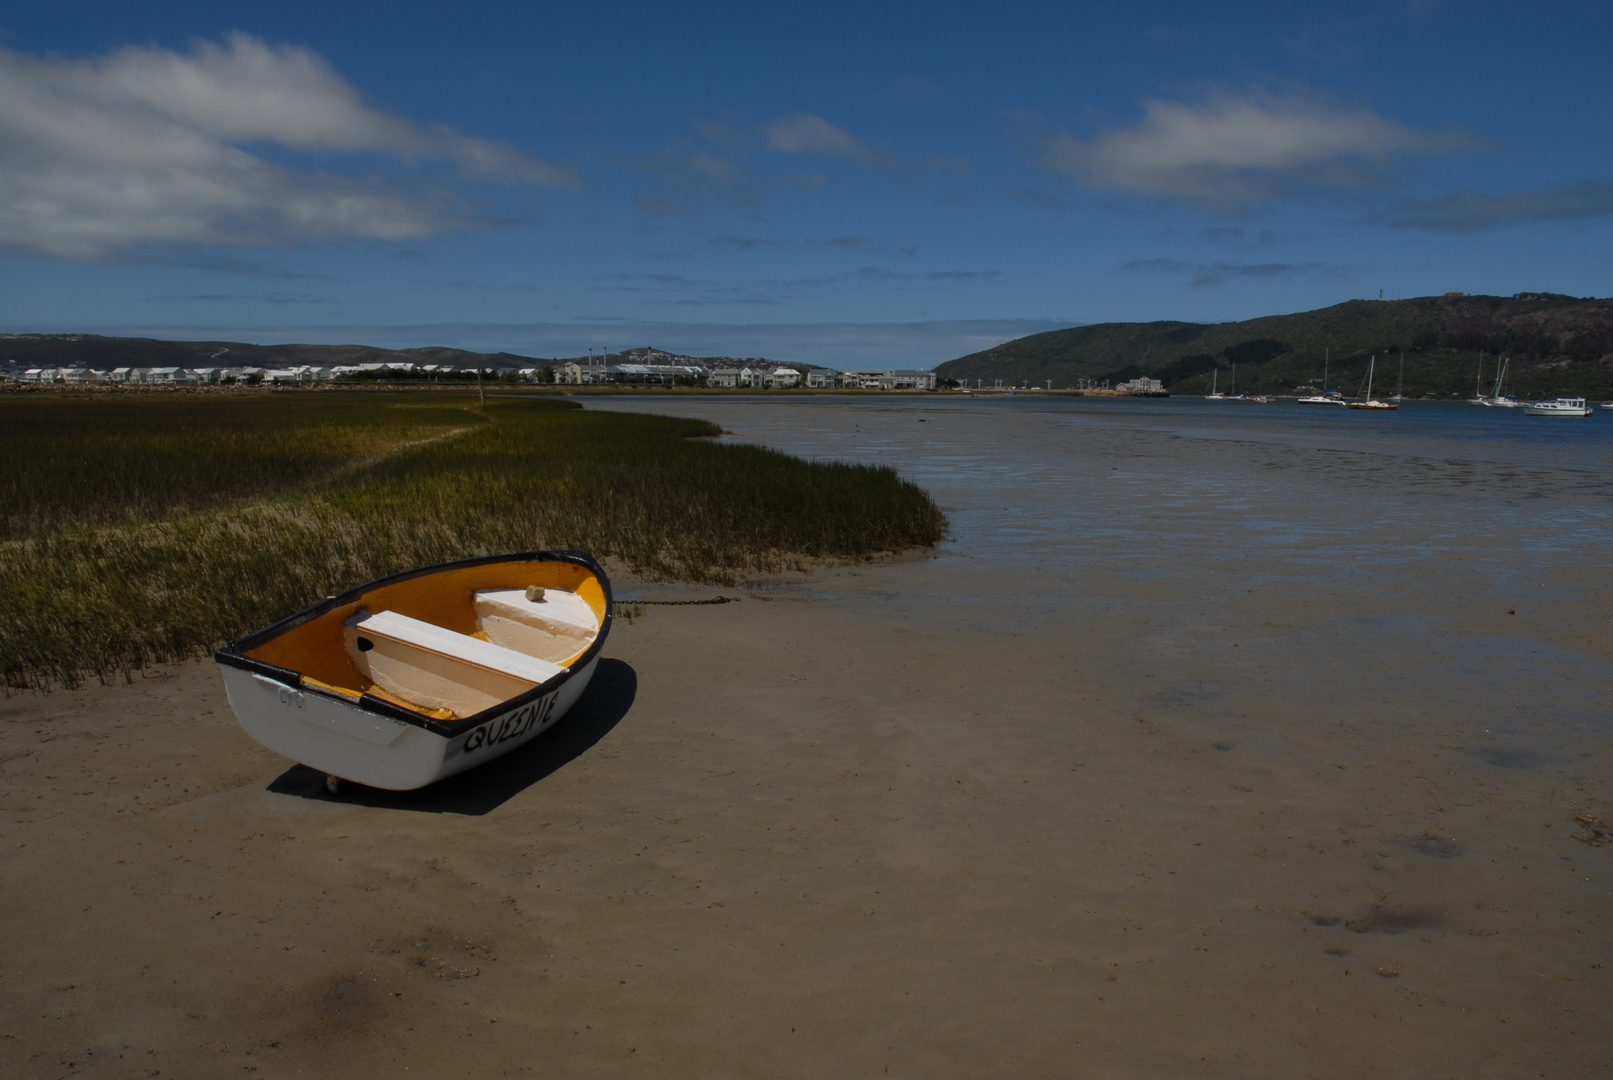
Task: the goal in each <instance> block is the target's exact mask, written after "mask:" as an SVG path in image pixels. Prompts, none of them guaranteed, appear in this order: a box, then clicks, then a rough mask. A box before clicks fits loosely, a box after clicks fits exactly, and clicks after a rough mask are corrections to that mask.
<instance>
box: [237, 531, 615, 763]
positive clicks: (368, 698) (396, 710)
mask: <svg viewBox="0 0 1613 1080" xmlns="http://www.w3.org/2000/svg"><path fill="white" fill-rule="evenodd" d="M506 562H566V563H571V564H573V565H575V566H581V567H583V568H584V569H586V570H588V571H589V572H590V573H592V574H593V575H594V576H595V577H596V578H598V579H599V585H600V588H601V589H602V590H603V591H604V593H605V618H604V619H603V620H601V621H600V624H599V632H598V633H596V634H595V635H594V640H593V643H592V644H590V645H589V646H588V648H587V650H586V651H584V652H583V654H582V655H581V656H579V657H578V658H577V659H576V661H575V662H573V663H572V665H571V666H570V667H568V668H566V669H565V670H564V671H562V672H560V674H558V675H556V676H554V677H553V678H552V679H550V680H549V681H547V682H545V683H542V684H541V685H539V686H535V687H533V688H532V689H531V690H528V691H527V692H526V693H524V694H518V695H517V696H515V697H512V698H509V699H507V700H505V701H501V702H499V703H498V704H497V705H494V706H492V707H491V708H487V709H483V710H482V711H481V712H479V713H476V714H475V715H474V716H467V717H464V718H463V719H460V720H434V719H432V718H431V717H429V716H424V715H422V714H420V713H417V712H415V711H414V710H412V709H406V708H404V707H403V706H401V705H394V704H392V702H390V701H383V700H382V699H381V698H378V697H376V696H374V695H373V694H364V695H362V696H360V697H359V699H358V701H357V703H356V707H357V708H360V709H363V710H364V711H365V712H370V713H377V714H379V715H381V716H385V717H388V718H390V719H393V720H402V721H403V722H404V723H406V724H413V725H414V726H416V727H423V728H425V729H426V730H428V731H430V732H432V733H433V734H436V735H441V736H444V737H445V738H450V739H452V738H454V737H455V736H458V735H463V734H465V733H466V732H469V731H472V730H474V729H475V728H477V727H479V726H480V725H482V724H485V723H486V722H487V721H489V720H492V719H494V718H495V717H498V716H501V715H503V714H504V713H506V712H508V711H510V710H512V709H518V708H520V707H521V706H523V705H526V704H527V703H529V702H533V701H536V700H538V699H539V698H541V697H544V696H546V695H547V694H549V693H551V692H553V691H555V690H557V689H559V688H560V687H561V686H563V685H564V684H565V682H566V680H567V679H570V678H571V677H572V676H573V675H575V674H576V673H577V672H578V671H580V670H582V669H583V668H585V667H587V666H588V665H589V664H590V663H592V662H593V661H594V659H595V658H596V657H598V656H599V652H600V650H601V649H603V648H604V646H605V637H606V635H608V634H609V633H610V624H611V619H612V614H613V611H614V603H615V601H614V600H613V599H612V597H611V588H610V578H609V577H607V576H606V575H605V568H604V567H603V566H600V565H599V560H597V559H595V558H594V557H593V556H592V555H590V554H588V552H586V551H574V550H570V549H565V550H558V551H518V552H514V553H512V554H509V555H484V556H482V557H480V558H476V559H460V560H458V561H456V562H445V563H437V564H435V565H433V566H422V567H418V568H416V569H414V570H405V571H403V572H402V573H398V574H391V575H389V576H387V577H382V578H376V579H375V580H374V581H366V582H365V583H364V584H362V585H358V586H355V587H353V588H351V589H348V590H347V591H346V592H344V593H340V594H338V595H336V596H329V597H326V598H325V599H324V600H321V601H320V602H319V603H317V604H314V605H312V606H310V607H306V608H303V609H302V610H301V611H299V612H297V613H296V614H295V615H289V616H287V617H286V618H284V619H281V620H280V621H279V622H277V623H274V624H272V625H270V626H266V627H264V628H263V629H262V630H257V631H254V632H253V633H250V634H248V635H246V636H245V637H243V638H238V639H236V640H235V641H232V642H230V643H229V644H228V645H226V646H224V647H223V648H222V649H219V650H218V651H217V652H216V653H214V654H213V659H214V660H215V661H217V662H218V663H220V664H224V665H226V666H228V667H233V668H240V669H241V670H243V671H250V672H253V673H254V674H257V675H262V676H263V677H265V678H268V679H273V680H274V681H275V682H278V683H284V684H286V685H287V686H290V687H294V688H296V689H298V690H302V691H304V692H308V693H319V692H320V691H319V690H318V688H317V687H311V686H307V685H305V684H304V683H303V681H302V673H301V672H297V671H292V670H290V669H289V668H283V667H279V666H278V665H275V664H268V663H265V662H263V661H262V660H255V659H253V658H252V657H250V656H247V655H246V654H245V650H247V649H251V648H256V647H257V646H258V645H260V644H262V643H263V642H265V641H269V640H270V639H272V638H276V637H279V636H280V635H281V634H284V633H285V632H287V631H288V630H294V629H296V628H297V627H299V626H301V625H302V624H303V623H305V622H309V621H310V620H313V619H317V618H319V617H320V616H321V615H324V614H326V613H327V612H329V611H331V610H332V609H333V608H339V607H342V606H343V605H345V604H350V603H352V602H353V601H354V600H357V599H359V598H360V597H362V596H363V595H364V594H365V593H367V592H369V591H371V590H372V589H377V588H380V587H381V586H383V585H392V584H395V583H397V582H399V581H408V580H409V579H410V578H417V577H425V576H426V575H428V574H438V573H442V572H443V571H444V570H458V569H461V568H463V567H467V566H485V565H488V564H490V563H506ZM341 700H344V701H347V702H348V704H355V703H354V702H353V701H352V700H351V699H348V698H342V699H341Z"/></svg>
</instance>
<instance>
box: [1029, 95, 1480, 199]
mask: <svg viewBox="0 0 1613 1080" xmlns="http://www.w3.org/2000/svg"><path fill="white" fill-rule="evenodd" d="M1143 110H1144V115H1143V118H1142V120H1141V121H1139V122H1138V123H1136V124H1134V125H1133V126H1131V127H1128V128H1121V129H1118V130H1113V131H1106V132H1104V133H1102V134H1100V135H1098V136H1096V137H1095V138H1092V139H1087V140H1083V139H1079V138H1076V137H1075V136H1073V135H1070V134H1067V133H1063V132H1061V133H1059V134H1058V135H1056V136H1054V137H1053V138H1052V139H1050V140H1048V142H1047V144H1046V147H1045V150H1044V154H1043V158H1042V164H1043V165H1044V166H1045V167H1047V168H1049V169H1051V170H1053V171H1055V172H1061V173H1065V174H1067V175H1069V176H1073V177H1075V178H1076V179H1078V180H1080V181H1082V182H1083V183H1085V184H1087V185H1088V186H1090V187H1095V188H1105V189H1108V190H1113V191H1136V192H1141V193H1143V194H1147V195H1159V196H1164V197H1166V198H1173V199H1179V200H1181V201H1183V202H1188V203H1193V204H1196V205H1199V206H1204V207H1207V208H1210V209H1213V210H1217V211H1221V212H1237V211H1239V210H1241V209H1242V208H1243V207H1244V206H1246V205H1247V204H1248V203H1251V202H1255V201H1258V200H1261V199H1270V198H1275V197H1277V196H1280V195H1283V194H1285V193H1286V192H1288V191H1290V190H1292V189H1293V188H1294V187H1295V186H1296V185H1305V184H1310V185H1348V186H1362V185H1367V184H1372V183H1376V182H1378V177H1377V175H1376V173H1374V172H1373V171H1372V170H1371V169H1369V168H1368V167H1367V166H1368V165H1373V166H1380V167H1381V166H1384V165H1387V164H1388V163H1389V162H1390V161H1391V160H1392V159H1393V158H1394V157H1395V156H1396V155H1398V154H1407V153H1440V152H1446V151H1451V150H1456V149H1461V148H1464V147H1467V146H1470V145H1472V144H1473V140H1472V139H1470V138H1469V137H1467V136H1463V135H1460V134H1450V133H1444V134H1442V133H1435V132H1427V131H1419V130H1417V129H1415V128H1410V127H1407V126H1405V125H1404V124H1400V123H1397V122H1396V121H1393V120H1389V119H1386V118H1384V117H1382V116H1379V115H1377V114H1376V113H1373V112H1369V111H1367V110H1365V109H1347V108H1343V107H1340V106H1338V105H1334V104H1331V103H1328V102H1324V101H1320V100H1317V99H1314V98H1310V97H1304V96H1294V97H1287V98H1281V97H1275V96H1269V95H1249V96H1237V95H1232V94H1222V95H1219V96H1216V97H1214V98H1211V99H1210V100H1209V101H1207V102H1205V103H1202V104H1185V103H1182V102H1173V101H1157V100H1150V101H1145V102H1143Z"/></svg>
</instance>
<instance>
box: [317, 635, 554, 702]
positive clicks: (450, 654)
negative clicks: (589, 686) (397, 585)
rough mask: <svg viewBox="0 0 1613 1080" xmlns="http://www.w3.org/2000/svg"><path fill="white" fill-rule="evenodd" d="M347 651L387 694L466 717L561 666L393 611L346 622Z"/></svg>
mask: <svg viewBox="0 0 1613 1080" xmlns="http://www.w3.org/2000/svg"><path fill="white" fill-rule="evenodd" d="M346 638H347V646H348V653H349V655H351V656H352V658H353V662H354V663H355V664H356V665H357V666H358V668H359V670H360V671H362V672H364V674H365V675H366V676H368V677H369V679H370V680H371V681H372V682H373V683H374V684H375V685H376V686H377V687H379V688H380V689H382V690H384V691H385V692H386V693H387V694H388V695H390V696H392V697H395V698H400V699H402V700H404V701H407V702H411V703H413V704H415V705H417V706H419V707H420V708H421V709H422V710H424V711H431V710H436V709H447V710H449V711H450V712H452V713H453V714H454V715H455V716H461V717H463V716H470V715H472V714H474V713H479V712H481V711H482V710H484V709H488V708H491V707H492V706H494V705H497V704H498V703H499V702H501V701H507V700H509V699H510V698H512V697H516V696H517V695H519V694H523V693H525V692H526V691H528V690H531V689H532V688H533V687H535V686H539V685H541V684H542V683H545V682H547V681H548V680H549V679H551V678H553V677H554V676H556V675H558V674H560V673H561V672H562V671H564V670H565V669H564V668H562V667H561V666H560V665H559V664H555V663H551V662H550V661H548V660H544V659H541V658H540V657H536V656H529V655H527V654H525V653H521V652H517V651H516V650H514V649H509V648H505V647H504V646H502V645H495V644H493V643H492V642H488V641H482V640H481V639H480V638H474V637H471V636H470V635H468V634H461V633H457V632H456V631H453V630H447V629H444V628H443V627H441V626H435V625H433V624H431V623H428V622H422V621H421V620H419V619H413V618H410V617H409V616H407V615H402V614H399V613H398V612H396V611H377V612H374V613H373V614H372V613H369V612H365V611H360V612H359V613H358V615H356V616H354V617H353V618H352V619H349V620H348V621H347V625H346Z"/></svg>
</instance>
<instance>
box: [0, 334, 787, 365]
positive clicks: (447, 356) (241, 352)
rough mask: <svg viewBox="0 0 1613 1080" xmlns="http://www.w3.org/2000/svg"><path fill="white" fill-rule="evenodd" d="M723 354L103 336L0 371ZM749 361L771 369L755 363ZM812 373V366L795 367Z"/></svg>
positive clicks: (26, 349) (0, 350) (2, 349)
mask: <svg viewBox="0 0 1613 1080" xmlns="http://www.w3.org/2000/svg"><path fill="white" fill-rule="evenodd" d="M731 359H732V358H730V357H726V356H706V357H697V356H685V355H684V354H682V353H672V352H667V351H665V350H664V349H657V348H654V347H652V346H641V347H639V348H635V349H624V350H622V351H620V352H613V353H609V354H598V353H596V354H595V355H593V356H592V357H583V356H572V357H559V358H549V359H546V358H542V357H536V356H521V355H518V354H516V353H507V352H496V353H482V352H472V351H471V350H469V349H450V348H447V347H444V346H438V345H430V346H423V347H421V348H416V349H383V348H380V347H378V346H375V345H250V344H247V343H246V342H241V341H165V340H162V339H160V338H131V337H103V336H101V335H99V334H0V366H5V365H15V366H17V367H24V368H29V367H56V368H60V367H84V368H95V369H97V370H101V371H105V370H109V369H111V368H119V367H183V368H197V367H262V368H284V367H297V366H300V365H303V364H307V365H309V366H311V367H338V366H342V365H350V364H421V365H425V364H439V365H443V366H446V367H452V368H463V369H473V368H478V367H481V368H490V369H492V370H494V371H509V370H513V369H515V368H523V367H534V366H543V365H552V366H557V367H558V366H559V365H560V364H564V363H566V362H568V361H573V360H574V361H576V362H577V363H611V364H702V365H705V366H707V367H710V366H713V365H715V364H716V363H718V362H727V361H730V360H731ZM746 362H750V363H770V362H771V361H768V360H765V359H763V358H759V357H752V358H747V361H746ZM797 366H798V367H810V366H811V365H797Z"/></svg>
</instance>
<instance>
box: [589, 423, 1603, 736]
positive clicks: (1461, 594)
mask: <svg viewBox="0 0 1613 1080" xmlns="http://www.w3.org/2000/svg"><path fill="white" fill-rule="evenodd" d="M588 406H589V407H590V408H612V409H635V410H645V411H656V412H666V413H676V414H679V415H688V416H699V417H703V418H706V419H710V420H713V421H715V422H716V423H718V424H721V425H722V426H723V427H724V428H725V429H726V430H727V431H728V432H729V434H728V435H727V436H726V437H727V438H729V439H731V440H736V441H747V442H758V443H762V444H765V445H768V446H771V447H775V448H777V449H780V450H783V451H786V452H788V453H792V454H797V455H801V456H805V457H812V458H831V459H840V460H850V461H858V462H869V463H879V464H887V465H891V466H893V467H895V468H896V469H898V470H899V471H900V472H901V473H902V475H904V476H906V477H908V478H909V479H912V480H914V481H915V482H917V483H919V484H921V485H922V486H923V487H925V488H926V489H927V490H929V491H930V492H931V493H932V494H933V495H934V496H935V498H936V499H937V501H938V502H939V503H940V504H941V506H942V508H943V509H944V510H945V512H946V513H947V515H948V517H949V519H950V521H951V530H950V535H949V536H948V538H947V540H946V541H945V542H944V543H943V544H942V545H941V546H940V547H939V549H938V550H937V551H936V552H935V553H934V555H933V557H932V558H931V559H930V560H928V561H927V562H926V564H925V565H924V566H923V568H922V569H912V570H909V571H907V572H905V573H903V574H902V575H901V580H900V586H899V588H895V590H894V594H892V588H893V586H891V585H889V584H887V585H886V586H882V587H879V588H876V590H875V591H876V592H877V593H879V594H880V595H879V602H880V603H881V604H885V605H890V604H895V605H898V606H899V607H901V608H903V609H904V610H906V611H908V612H909V613H910V614H912V615H913V616H915V617H922V616H923V614H924V612H925V611H926V610H927V608H928V606H930V605H934V604H936V603H942V604H945V605H949V606H956V605H957V604H959V603H961V602H963V601H964V600H965V599H966V598H967V599H968V600H969V601H971V602H974V603H977V604H985V605H988V606H992V605H995V604H997V603H999V602H1007V604H1008V605H1009V608H1010V609H1011V612H1012V614H1010V615H1009V617H1010V618H1016V619H1017V618H1019V617H1020V615H1022V614H1023V613H1025V612H1027V611H1028V612H1029V613H1031V617H1032V619H1033V620H1035V619H1036V618H1038V617H1039V615H1038V613H1042V614H1046V615H1048V616H1053V615H1055V614H1056V613H1060V612H1064V611H1066V610H1068V609H1069V608H1070V607H1071V606H1072V605H1073V606H1075V607H1076V608H1080V607H1082V606H1083V605H1085V606H1086V607H1087V608H1088V609H1089V610H1092V611H1096V608H1095V607H1094V606H1093V605H1095V604H1097V603H1099V599H1100V598H1102V600H1103V601H1104V602H1107V603H1109V604H1118V605H1125V604H1126V603H1127V602H1128V601H1131V602H1134V604H1135V603H1144V602H1146V603H1149V604H1152V605H1154V606H1155V608H1156V610H1157V612H1158V615H1157V620H1158V625H1157V626H1153V627H1152V629H1151V631H1150V632H1151V633H1154V634H1155V635H1156V636H1155V637H1154V638H1151V639H1150V640H1159V638H1158V637H1157V635H1167V636H1171V637H1173V638H1174V637H1175V636H1176V635H1179V634H1180V635H1186V636H1190V631H1189V630H1188V627H1189V626H1190V625H1191V624H1192V623H1193V621H1194V619H1195V618H1196V616H1193V615H1191V614H1189V612H1190V611H1200V610H1203V609H1204V608H1205V606H1206V605H1209V606H1211V607H1216V608H1220V607H1222V606H1225V605H1229V604H1230V605H1232V606H1233V607H1235V608H1240V609H1241V608H1248V607H1250V606H1251V605H1252V604H1254V603H1255V601H1254V599H1253V598H1254V597H1256V596H1258V597H1259V598H1260V600H1261V602H1262V603H1270V604H1272V605H1275V606H1276V607H1284V608H1286V607H1292V606H1295V605H1301V606H1303V608H1304V610H1305V611H1306V612H1307V613H1308V614H1309V615H1310V616H1311V617H1314V618H1317V619H1319V620H1321V622H1322V623H1323V624H1324V627H1325V630H1326V633H1325V635H1324V637H1325V640H1317V641H1313V642H1312V643H1311V644H1310V647H1309V648H1307V645H1306V642H1305V641H1303V640H1289V641H1283V640H1281V639H1280V638H1279V639H1278V640H1274V641H1272V642H1270V643H1269V646H1270V647H1269V648H1267V649H1266V650H1264V652H1263V656H1262V662H1263V664H1264V665H1265V666H1266V668H1267V670H1269V671H1271V672H1276V673H1282V674H1283V675H1285V676H1286V677H1287V678H1289V679H1291V680H1293V681H1294V682H1295V684H1296V685H1307V686H1312V687H1315V688H1317V689H1318V690H1321V689H1322V688H1323V687H1340V688H1342V687H1345V686H1348V685H1350V684H1352V683H1359V682H1360V681H1361V680H1362V679H1365V678H1368V676H1366V675H1365V674H1364V672H1365V671H1366V670H1368V669H1370V667H1371V665H1372V663H1373V660H1374V658H1375V657H1377V656H1378V655H1380V654H1383V655H1386V656H1394V655H1397V654H1398V653H1399V652H1400V651H1401V650H1404V649H1406V648H1417V649H1421V650H1425V651H1428V650H1433V651H1435V652H1437V653H1439V654H1440V655H1441V656H1443V657H1444V659H1443V660H1442V661H1441V663H1440V665H1436V666H1432V667H1431V666H1428V665H1423V666H1420V667H1419V668H1418V670H1417V671H1416V673H1415V675H1409V676H1408V677H1409V678H1413V679H1414V680H1415V682H1416V684H1417V685H1418V687H1419V690H1420V692H1421V693H1423V694H1434V695H1440V694H1445V695H1450V696H1451V697H1453V698H1463V697H1466V696H1468V695H1470V694H1472V693H1473V691H1474V690H1475V689H1477V688H1480V687H1483V688H1487V689H1493V690H1495V691H1501V692H1504V694H1505V696H1508V697H1510V698H1516V699H1518V703H1517V705H1516V706H1515V707H1516V708H1517V709H1519V710H1521V715H1523V716H1525V717H1527V720H1528V724H1529V727H1530V730H1531V731H1533V732H1535V733H1536V734H1537V736H1538V737H1545V738H1548V739H1549V738H1551V737H1553V736H1554V735H1556V734H1558V733H1562V732H1566V731H1570V730H1581V729H1586V730H1588V729H1598V730H1601V731H1602V732H1604V733H1606V732H1608V731H1613V718H1610V716H1609V712H1608V697H1607V692H1608V687H1609V676H1610V675H1613V667H1610V666H1609V664H1610V662H1613V656H1610V655H1609V652H1608V651H1607V650H1606V648H1605V647H1603V648H1596V649H1582V648H1577V647H1571V646H1569V645H1568V644H1566V643H1564V642H1562V641H1561V640H1559V639H1560V638H1561V636H1562V634H1563V633H1565V632H1568V630H1569V628H1570V627H1575V628H1578V629H1580V630H1583V631H1585V632H1587V633H1591V634H1593V636H1595V637H1596V639H1597V640H1598V641H1600V642H1601V643H1602V645H1603V646H1605V645H1606V643H1607V640H1608V639H1607V637H1606V634H1607V630H1608V626H1609V619H1610V617H1613V604H1609V603H1608V600H1609V599H1610V597H1609V587H1610V585H1613V574H1610V571H1613V412H1610V411H1604V412H1599V413H1597V414H1595V415H1593V416H1591V417H1588V418H1583V419H1560V418H1537V417H1525V416H1523V415H1521V411H1519V410H1499V409H1488V408H1476V407H1472V406H1468V405H1466V404H1456V403H1451V404H1446V403H1429V402H1407V403H1406V404H1405V405H1403V407H1402V408H1401V409H1400V410H1399V411H1397V412H1391V413H1364V412H1359V411H1354V410H1348V409H1344V408H1340V407H1337V406H1320V405H1299V404H1297V403H1293V402H1278V403H1275V404H1272V405H1258V404H1249V403H1241V402H1222V403H1210V402H1204V401H1202V400H1198V399H1171V400H1158V399H1143V400H1129V401H1128V400H1123V399H1122V400H1115V399H1097V398H1085V399H1083V398H1057V397H1048V396H1013V397H1000V396H999V397H982V398H960V397H952V396H948V397H921V398H913V397H903V398H894V397H892V398H872V397H871V398H869V399H854V400H850V401H848V400H846V399H844V398H827V397H815V398H795V399H785V400H778V399H769V398H766V397H758V398H729V399H711V398H704V399H699V398H695V399H689V398H683V399H665V398H653V397H652V398H639V399H628V400H614V401H610V400H604V401H602V400H600V399H592V400H590V401H589V402H588ZM818 588H819V592H820V594H821V595H827V593H825V592H824V588H825V587H823V586H819V587H818ZM854 596H855V590H852V592H850V593H848V594H847V596H846V597H845V598H846V599H848V600H849V599H851V598H852V597H854ZM1509 609H1510V610H1512V611H1515V612H1516V613H1517V614H1515V615H1513V616H1507V617H1504V618H1501V619H1500V620H1499V621H1498V620H1497V618H1495V616H1498V615H1502V616H1504V615H1505V612H1507V611H1508V610H1509ZM1575 640H1576V641H1577V640H1578V639H1577V638H1576V639H1575ZM1139 645H1140V643H1139ZM1148 651H1149V650H1148V649H1146V648H1144V649H1143V652H1142V653H1141V654H1139V655H1138V656H1137V658H1136V661H1135V662H1136V663H1137V664H1139V665H1143V666H1146V665H1147V664H1149V663H1150V658H1149V657H1148V656H1147V653H1148ZM1153 662H1156V663H1157V662H1162V660H1161V658H1159V657H1154V658H1153ZM1329 692H1330V691H1329ZM1494 704H1495V703H1494V702H1491V705H1492V706H1493V705H1494ZM1522 737H1524V736H1523V735H1522V734H1520V738H1522ZM1531 737H1534V736H1531Z"/></svg>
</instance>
